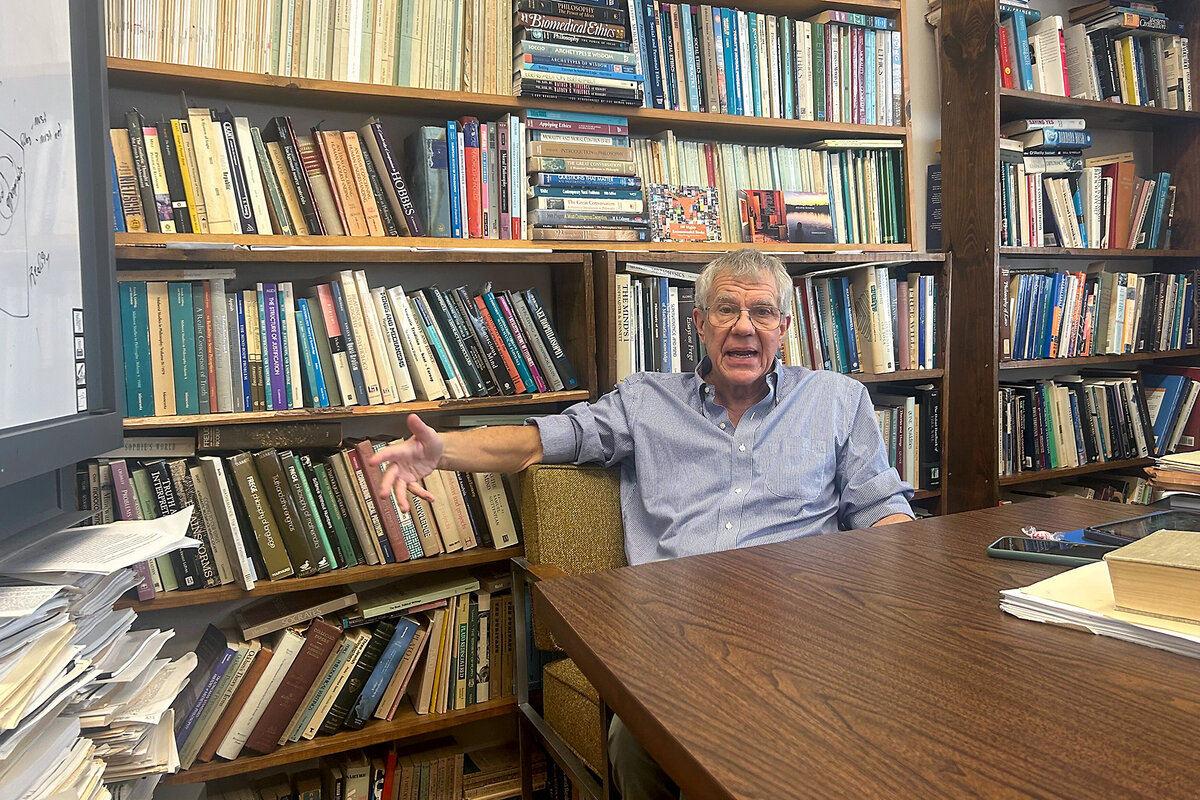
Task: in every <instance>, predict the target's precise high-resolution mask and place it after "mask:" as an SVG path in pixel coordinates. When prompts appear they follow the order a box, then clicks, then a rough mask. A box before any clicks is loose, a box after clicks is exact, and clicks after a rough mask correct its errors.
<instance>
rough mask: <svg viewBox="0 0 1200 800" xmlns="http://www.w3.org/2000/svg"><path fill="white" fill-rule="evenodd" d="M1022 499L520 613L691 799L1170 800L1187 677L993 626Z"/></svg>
mask: <svg viewBox="0 0 1200 800" xmlns="http://www.w3.org/2000/svg"><path fill="white" fill-rule="evenodd" d="M1133 511H1134V509H1130V508H1129V507H1127V506H1121V505H1117V504H1114V503H1100V502H1094V501H1087V500H1079V499H1075V498H1058V499H1055V500H1039V501H1035V502H1030V503H1023V504H1020V505H1016V506H1005V507H1001V508H994V509H987V510H984V511H974V512H969V513H966V514H959V515H954V516H948V517H940V518H935V519H929V520H921V521H918V522H910V523H905V524H902V525H895V526H891V527H888V528H886V529H875V530H871V531H853V532H847V533H838V534H833V535H827V536H817V537H810V538H806V539H800V540H797V541H794V542H786V543H783V544H777V545H766V546H762V547H757V548H750V549H746V550H736V551H730V552H725V553H714V554H712V555H705V556H696V557H692V558H685V559H679V560H676V561H664V562H658V563H655V564H646V565H643V566H639V567H631V568H625V569H619V570H614V571H612V572H608V573H602V574H597V575H588V576H579V577H572V578H564V579H561V580H554V581H545V582H542V583H541V584H539V585H538V588H537V589H536V592H535V597H536V598H537V603H538V613H539V614H543V615H544V616H543V619H544V620H545V621H546V622H547V623H548V624H549V625H550V627H551V628H552V629H553V630H554V632H555V635H556V636H557V637H558V639H559V641H560V642H562V643H564V645H565V647H566V650H567V652H568V653H569V654H570V655H571V656H572V657H573V658H574V659H575V660H576V663H578V665H579V666H580V668H581V669H582V670H583V672H584V673H585V674H586V675H587V676H588V677H589V678H590V679H591V680H592V682H593V684H594V685H595V686H596V688H597V689H598V690H599V691H600V694H601V696H602V697H604V699H605V700H606V701H607V702H608V704H609V706H610V707H611V708H612V709H613V710H614V711H615V712H616V713H617V714H618V715H619V716H620V717H621V718H622V719H623V720H624V721H625V723H626V724H627V725H628V726H629V728H630V729H631V730H632V731H633V732H634V733H635V734H636V735H637V736H638V737H639V739H640V740H641V741H642V743H643V744H644V745H645V746H646V748H647V749H648V750H649V751H650V753H651V755H653V756H654V757H655V758H656V759H657V760H658V762H659V763H660V764H662V765H663V767H664V768H665V769H666V770H667V771H668V773H669V774H671V776H672V777H674V778H675V779H676V780H677V781H678V782H679V783H680V785H681V786H682V788H683V790H684V791H685V793H687V794H688V795H689V796H690V798H691V800H707V798H761V799H762V800H782V798H792V797H803V798H819V797H836V798H844V797H903V798H927V797H968V796H976V797H1063V798H1103V797H1120V798H1132V797H1186V796H1196V795H1197V793H1198V790H1200V760H1198V759H1197V758H1196V751H1197V745H1198V744H1200V726H1198V723H1197V720H1200V662H1198V661H1196V660H1193V659H1189V658H1185V657H1182V656H1177V655H1172V654H1170V653H1165V652H1161V651H1158V650H1153V649H1150V648H1147V647H1140V646H1138V645H1134V644H1128V643H1125V642H1120V641H1116V640H1114V639H1108V638H1104V637H1100V636H1093V635H1091V634H1088V633H1083V632H1077V631H1072V630H1068V629H1064V628H1060V627H1057V626H1052V625H1043V624H1039V623H1034V622H1026V621H1024V620H1019V619H1017V618H1015V617H1011V616H1009V615H1007V614H1004V613H1003V612H1001V611H1000V609H999V601H1000V595H999V592H1000V590H1001V589H1007V588H1013V587H1016V586H1023V585H1027V584H1029V583H1032V582H1034V581H1036V580H1040V579H1041V578H1045V577H1049V576H1050V575H1052V574H1054V573H1055V572H1057V571H1059V570H1060V569H1061V568H1057V567H1053V566H1050V565H1045V564H1032V563H1028V562H1020V561H1010V560H999V559H992V558H988V557H986V555H985V553H984V549H985V547H986V546H987V545H988V544H989V543H991V542H992V541H993V540H995V539H996V538H998V537H1000V536H1006V535H1019V529H1020V527H1021V526H1022V525H1027V524H1031V523H1034V524H1038V525H1040V526H1041V527H1043V528H1046V529H1049V530H1070V529H1074V528H1080V527H1083V526H1084V525H1087V524H1092V523H1099V522H1108V521H1113V520H1117V519H1123V518H1126V517H1129V516H1132V515H1133Z"/></svg>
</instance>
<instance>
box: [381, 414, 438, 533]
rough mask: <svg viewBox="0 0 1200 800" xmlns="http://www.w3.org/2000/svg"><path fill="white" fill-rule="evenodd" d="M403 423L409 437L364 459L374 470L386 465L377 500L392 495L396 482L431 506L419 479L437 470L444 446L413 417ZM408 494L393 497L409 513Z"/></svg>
mask: <svg viewBox="0 0 1200 800" xmlns="http://www.w3.org/2000/svg"><path fill="white" fill-rule="evenodd" d="M406 421H407V423H408V429H409V431H411V432H412V436H411V437H409V438H408V439H405V440H404V441H403V442H400V443H399V444H392V445H388V446H387V447H385V448H383V449H382V450H379V451H377V452H376V453H375V455H373V456H371V457H370V458H369V459H367V461H368V462H369V463H370V464H371V465H372V466H374V467H378V466H379V465H380V464H383V463H385V462H387V470H386V471H385V472H384V473H383V481H382V482H381V483H380V495H379V499H380V500H384V499H386V498H387V496H388V495H390V494H391V493H392V488H393V487H394V486H395V485H396V484H397V483H400V484H401V485H402V486H403V487H404V488H406V489H407V490H408V492H412V493H413V494H415V495H416V496H417V497H420V498H421V499H423V500H428V501H429V502H431V503H432V502H433V495H431V494H430V493H429V491H428V490H427V489H426V488H425V487H424V486H422V485H421V479H422V478H424V477H425V476H426V475H428V474H430V473H431V472H433V471H434V470H435V469H437V466H438V462H439V461H440V460H441V458H442V452H443V450H445V443H444V442H443V441H442V437H441V435H440V434H438V432H437V431H435V430H434V429H433V428H431V427H429V426H428V425H426V424H425V423H424V422H422V421H421V418H420V417H418V416H417V415H416V414H409V415H408V419H407V420H406ZM408 492H404V491H402V492H400V493H399V494H398V495H397V496H396V500H397V502H399V504H400V510H401V511H409V510H410V509H409V504H408Z"/></svg>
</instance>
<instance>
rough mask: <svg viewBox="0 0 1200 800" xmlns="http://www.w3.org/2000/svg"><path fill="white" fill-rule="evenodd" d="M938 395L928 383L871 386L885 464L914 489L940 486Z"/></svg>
mask: <svg viewBox="0 0 1200 800" xmlns="http://www.w3.org/2000/svg"><path fill="white" fill-rule="evenodd" d="M941 394H942V392H941V389H939V388H938V387H937V386H935V385H934V384H931V383H930V384H924V385H921V386H912V387H909V386H894V387H888V389H887V390H886V391H880V390H879V389H878V388H876V387H872V388H871V401H872V402H873V403H874V407H875V420H876V421H877V422H878V423H879V432H880V433H881V434H882V436H883V444H884V447H885V448H886V449H887V454H888V463H889V464H891V465H892V467H893V468H894V469H895V470H896V473H897V474H898V475H899V476H900V477H901V479H902V480H904V481H905V482H907V483H908V484H909V485H910V486H912V487H913V488H914V489H917V490H922V489H937V488H938V487H940V486H941V485H942V447H941V442H942V435H941V413H942V412H941V406H942V402H941Z"/></svg>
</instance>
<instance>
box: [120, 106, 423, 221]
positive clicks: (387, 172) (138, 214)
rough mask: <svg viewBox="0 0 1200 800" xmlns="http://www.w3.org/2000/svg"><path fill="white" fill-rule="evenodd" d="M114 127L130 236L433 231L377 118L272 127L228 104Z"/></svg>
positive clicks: (123, 215)
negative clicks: (342, 126) (351, 125)
mask: <svg viewBox="0 0 1200 800" xmlns="http://www.w3.org/2000/svg"><path fill="white" fill-rule="evenodd" d="M186 114H187V118H186V119H182V118H181V119H172V120H169V121H168V120H164V121H161V122H158V123H156V124H150V125H147V124H146V123H145V121H144V120H143V119H142V115H141V114H139V113H138V112H137V111H136V110H132V111H129V112H128V113H127V114H126V115H125V121H126V127H124V128H113V129H112V130H111V132H110V134H111V144H112V153H113V163H112V184H113V211H114V214H113V217H114V218H113V224H114V229H115V230H116V232H118V233H121V232H126V231H127V232H129V233H147V232H148V233H245V234H260V235H267V234H282V235H308V234H312V235H321V234H328V235H331V236H342V235H349V236H424V235H425V220H424V219H423V218H421V217H419V216H418V215H417V213H416V210H415V209H414V206H413V200H412V197H411V195H410V192H409V187H408V183H407V181H406V180H405V176H404V173H403V171H402V170H401V168H400V159H399V154H398V153H397V152H396V151H395V150H394V149H393V148H392V145H391V142H390V141H389V139H388V137H387V135H386V134H385V133H384V131H383V126H382V124H380V122H379V121H378V120H377V119H375V118H374V117H372V118H370V119H368V120H367V121H366V123H364V125H363V127H362V128H360V129H359V130H357V131H326V130H322V129H321V128H320V127H319V126H318V127H314V128H312V129H311V131H310V132H308V133H298V132H297V131H296V128H295V127H294V126H293V125H292V120H291V118H290V117H286V116H279V117H274V118H272V119H271V120H270V121H269V122H268V123H267V125H266V126H265V127H264V128H263V129H261V130H260V129H259V128H258V127H254V126H251V125H250V121H249V119H248V118H246V117H235V116H234V115H233V113H232V112H231V111H230V110H229V109H228V108H226V109H225V110H224V111H220V112H218V111H215V110H211V109H207V108H187V109H186Z"/></svg>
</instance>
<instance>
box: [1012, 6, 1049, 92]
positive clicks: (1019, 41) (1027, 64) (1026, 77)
mask: <svg viewBox="0 0 1200 800" xmlns="http://www.w3.org/2000/svg"><path fill="white" fill-rule="evenodd" d="M1012 17H1013V32H1014V33H1015V34H1016V41H1015V42H1013V45H1014V46H1015V49H1016V51H1017V72H1018V73H1019V76H1020V78H1021V88H1022V89H1023V90H1025V91H1027V92H1032V91H1033V62H1032V61H1031V60H1030V57H1029V29H1028V27H1027V26H1026V21H1027V18H1028V21H1029V22H1037V21H1038V20H1039V19H1041V18H1042V12H1040V11H1032V10H1030V13H1025V12H1022V11H1014V12H1013V14H1012Z"/></svg>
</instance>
